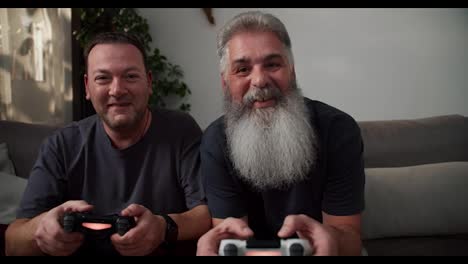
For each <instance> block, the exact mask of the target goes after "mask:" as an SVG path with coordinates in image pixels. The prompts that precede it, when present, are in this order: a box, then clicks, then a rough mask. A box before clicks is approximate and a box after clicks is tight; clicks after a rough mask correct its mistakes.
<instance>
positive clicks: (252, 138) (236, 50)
mask: <svg viewBox="0 0 468 264" xmlns="http://www.w3.org/2000/svg"><path fill="white" fill-rule="evenodd" d="M218 55H219V58H220V68H221V78H222V85H223V90H224V94H225V100H224V106H225V115H224V116H223V117H221V118H219V119H217V120H216V121H214V122H213V123H212V124H211V125H210V126H209V127H208V128H207V129H206V131H205V133H204V136H203V139H202V144H201V146H200V151H201V160H202V165H201V171H202V180H203V183H204V187H205V191H206V195H207V201H208V207H209V209H210V212H211V215H212V217H213V219H212V223H213V226H214V228H213V229H212V230H210V231H209V232H207V233H206V234H205V235H203V236H202V237H201V238H200V239H199V241H198V249H197V254H198V255H216V254H217V253H218V246H219V243H220V240H222V239H226V238H239V239H247V238H252V237H253V238H256V239H262V240H265V239H278V238H288V237H291V236H296V235H297V236H299V237H300V238H304V239H307V240H308V242H309V243H310V245H311V246H312V248H313V250H314V252H315V254H316V255H337V254H339V255H359V254H360V252H361V236H360V228H361V227H360V224H361V212H362V210H363V208H364V166H363V158H362V152H363V143H362V139H361V134H360V129H359V127H358V125H357V123H356V122H355V120H354V119H353V118H352V117H351V116H349V115H348V114H346V113H344V112H342V111H340V110H338V109H336V108H334V107H332V106H329V105H327V104H325V103H322V102H319V101H315V100H310V99H308V98H305V97H304V96H303V95H302V94H301V91H300V89H299V88H298V86H297V83H296V74H295V69H294V59H293V53H292V49H291V40H290V38H289V35H288V32H287V31H286V28H285V26H284V25H283V23H282V22H281V21H280V20H279V19H278V18H276V17H275V16H273V15H271V14H265V13H262V12H247V13H243V14H240V15H238V16H236V17H235V18H233V19H232V20H231V21H229V22H228V23H227V24H226V25H225V26H224V27H222V28H221V31H220V33H219V34H218Z"/></svg>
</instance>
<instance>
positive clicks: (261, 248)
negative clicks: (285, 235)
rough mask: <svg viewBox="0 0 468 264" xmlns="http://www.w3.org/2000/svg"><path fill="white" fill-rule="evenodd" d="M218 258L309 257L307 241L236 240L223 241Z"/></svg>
mask: <svg viewBox="0 0 468 264" xmlns="http://www.w3.org/2000/svg"><path fill="white" fill-rule="evenodd" d="M218 254H219V255H220V256H311V255H312V254H313V251H312V248H311V246H310V244H309V241H307V240H305V239H296V238H292V239H281V240H238V239H224V240H222V241H221V244H220V246H219V251H218Z"/></svg>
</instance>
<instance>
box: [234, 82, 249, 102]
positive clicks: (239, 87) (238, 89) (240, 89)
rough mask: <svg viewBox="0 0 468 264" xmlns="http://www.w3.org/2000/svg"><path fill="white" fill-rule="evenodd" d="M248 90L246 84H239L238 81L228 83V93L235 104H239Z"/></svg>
mask: <svg viewBox="0 0 468 264" xmlns="http://www.w3.org/2000/svg"><path fill="white" fill-rule="evenodd" d="M248 90H249V85H248V83H244V82H240V81H233V82H230V85H229V91H230V93H231V97H232V98H233V99H234V101H236V102H241V101H242V98H243V97H244V95H245V94H246V93H247V91H248Z"/></svg>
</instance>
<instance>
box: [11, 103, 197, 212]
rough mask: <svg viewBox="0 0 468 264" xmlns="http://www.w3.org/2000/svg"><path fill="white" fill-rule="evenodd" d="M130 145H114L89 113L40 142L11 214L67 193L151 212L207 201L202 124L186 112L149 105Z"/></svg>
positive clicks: (106, 207) (111, 208)
mask: <svg viewBox="0 0 468 264" xmlns="http://www.w3.org/2000/svg"><path fill="white" fill-rule="evenodd" d="M152 113H153V117H152V122H151V125H150V127H149V129H148V131H147V133H146V134H145V135H144V137H143V138H142V139H141V140H140V141H138V142H137V143H136V144H134V145H132V146H130V147H128V148H126V149H124V150H118V149H116V148H114V147H113V146H112V144H111V141H110V139H109V138H108V136H107V134H106V133H105V131H104V127H103V124H102V121H101V120H100V119H99V118H98V117H97V116H96V115H94V116H91V117H89V118H86V119H84V120H81V121H79V122H74V123H72V124H70V125H68V126H66V127H65V128H63V129H61V130H59V131H57V132H56V133H54V134H53V135H52V136H50V137H49V138H47V139H46V140H45V142H44V143H43V144H42V146H41V149H40V153H39V157H38V159H37V161H36V163H35V165H34V167H33V169H32V172H31V175H30V177H29V182H28V185H27V188H26V190H25V193H24V195H23V198H22V201H21V205H20V207H19V209H18V212H17V218H32V217H35V216H37V215H39V214H41V213H42V212H45V211H47V210H50V209H51V208H53V207H56V206H58V205H60V204H62V203H63V202H65V201H68V200H85V201H87V202H88V203H89V204H92V205H94V210H93V213H95V214H100V215H108V214H115V213H119V212H120V211H121V210H122V209H124V208H125V207H127V206H128V205H130V204H132V203H137V204H141V205H143V206H145V207H147V208H148V209H150V210H151V211H152V212H153V213H154V214H163V213H180V212H183V211H186V210H188V209H191V208H193V207H195V206H197V205H200V204H205V196H204V192H203V190H202V187H201V182H200V176H199V167H200V157H199V144H200V140H201V134H202V132H201V129H200V127H199V126H198V125H197V123H196V122H195V121H194V120H193V118H192V117H191V116H189V115H188V114H185V113H182V112H177V111H170V110H162V109H158V110H153V111H152Z"/></svg>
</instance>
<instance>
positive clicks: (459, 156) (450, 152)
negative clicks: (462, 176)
mask: <svg viewBox="0 0 468 264" xmlns="http://www.w3.org/2000/svg"><path fill="white" fill-rule="evenodd" d="M359 126H360V128H361V133H362V137H363V141H364V163H365V167H366V168H379V167H402V166H414V165H421V164H431V163H438V162H449V161H468V118H467V117H464V116H461V115H446V116H436V117H430V118H421V119H412V120H391V121H362V122H359Z"/></svg>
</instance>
